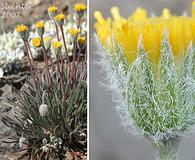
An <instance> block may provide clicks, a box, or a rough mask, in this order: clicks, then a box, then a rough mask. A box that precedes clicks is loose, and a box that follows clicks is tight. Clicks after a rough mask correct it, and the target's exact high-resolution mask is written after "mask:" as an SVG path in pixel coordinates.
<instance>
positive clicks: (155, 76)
mask: <svg viewBox="0 0 195 160" xmlns="http://www.w3.org/2000/svg"><path fill="white" fill-rule="evenodd" d="M194 4H195V2H193V3H192V6H194ZM192 9H193V10H192V13H194V7H192ZM110 11H111V14H112V19H111V18H104V17H103V15H102V14H101V12H99V11H95V12H94V17H95V19H96V21H97V22H96V23H95V25H94V26H95V29H96V34H95V37H96V42H97V44H98V45H97V48H98V52H97V53H98V55H99V56H100V59H99V64H100V66H102V71H103V72H104V73H105V74H106V77H105V78H106V80H105V81H106V82H105V83H106V84H105V85H106V86H107V88H108V90H109V91H110V92H111V94H112V95H113V97H114V98H113V99H114V101H116V102H117V104H118V106H117V107H116V108H117V111H118V112H119V113H120V117H121V119H122V124H123V125H124V126H125V128H126V129H127V131H128V132H130V133H131V134H135V135H142V136H144V137H145V138H146V139H148V140H149V141H150V142H151V144H152V146H153V147H154V148H155V149H156V150H157V151H158V152H157V154H156V159H157V160H176V159H178V148H179V144H180V141H181V139H182V137H183V136H186V135H188V134H189V133H190V132H192V131H191V128H192V127H193V125H194V123H195V99H194V93H195V61H194V60H195V51H194V40H195V32H194V28H195V19H194V14H193V15H192V16H186V15H184V16H176V15H172V14H171V11H170V10H168V9H167V8H165V9H163V11H162V15H160V16H156V15H155V14H153V15H152V16H151V17H150V16H148V13H147V11H146V10H145V9H143V8H137V9H136V10H135V12H133V13H132V15H130V16H129V17H128V18H124V17H122V16H121V15H120V12H119V9H118V7H112V8H111V10H110Z"/></svg>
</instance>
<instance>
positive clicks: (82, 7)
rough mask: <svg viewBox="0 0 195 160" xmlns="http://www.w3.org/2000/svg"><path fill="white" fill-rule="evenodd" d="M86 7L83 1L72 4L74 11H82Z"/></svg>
mask: <svg viewBox="0 0 195 160" xmlns="http://www.w3.org/2000/svg"><path fill="white" fill-rule="evenodd" d="M86 9H87V6H86V5H85V4H83V3H77V4H75V5H74V10H75V11H76V12H84V11H85V10H86Z"/></svg>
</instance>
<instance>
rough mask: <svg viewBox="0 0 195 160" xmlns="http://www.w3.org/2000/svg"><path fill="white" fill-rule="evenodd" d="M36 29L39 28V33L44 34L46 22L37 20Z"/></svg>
mask: <svg viewBox="0 0 195 160" xmlns="http://www.w3.org/2000/svg"><path fill="white" fill-rule="evenodd" d="M36 29H37V33H38V34H39V35H40V36H43V34H44V31H45V23H44V21H40V22H37V23H36Z"/></svg>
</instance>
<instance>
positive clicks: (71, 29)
mask: <svg viewBox="0 0 195 160" xmlns="http://www.w3.org/2000/svg"><path fill="white" fill-rule="evenodd" d="M68 32H69V33H70V35H71V36H72V37H76V36H77V34H78V33H79V30H78V29H75V28H70V29H69V30H68Z"/></svg>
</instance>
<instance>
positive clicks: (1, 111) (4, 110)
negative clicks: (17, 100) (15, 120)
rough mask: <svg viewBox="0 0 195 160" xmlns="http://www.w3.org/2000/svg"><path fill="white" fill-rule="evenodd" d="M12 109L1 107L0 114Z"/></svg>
mask: <svg viewBox="0 0 195 160" xmlns="http://www.w3.org/2000/svg"><path fill="white" fill-rule="evenodd" d="M11 109H12V107H2V106H0V113H4V112H9V111H10V110H11Z"/></svg>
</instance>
